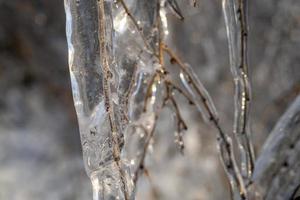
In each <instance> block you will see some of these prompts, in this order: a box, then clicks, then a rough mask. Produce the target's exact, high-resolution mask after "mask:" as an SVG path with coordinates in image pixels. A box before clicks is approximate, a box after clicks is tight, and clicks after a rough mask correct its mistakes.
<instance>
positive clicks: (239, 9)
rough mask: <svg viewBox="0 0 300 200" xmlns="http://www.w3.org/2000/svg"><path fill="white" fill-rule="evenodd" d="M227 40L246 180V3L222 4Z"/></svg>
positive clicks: (249, 165)
mask: <svg viewBox="0 0 300 200" xmlns="http://www.w3.org/2000/svg"><path fill="white" fill-rule="evenodd" d="M222 4H223V13H224V18H225V24H226V31H227V37H228V46H229V55H230V67H231V72H232V75H233V79H234V85H235V99H234V104H235V107H234V127H233V132H234V135H235V137H236V139H237V142H238V147H239V150H240V152H239V153H240V155H241V171H242V174H243V177H244V179H245V180H247V181H248V180H249V178H250V177H251V174H252V171H253V163H254V152H253V146H252V142H251V136H250V125H249V119H248V118H249V110H250V100H251V87H250V83H249V73H248V61H247V51H248V47H247V38H248V25H247V0H237V1H236V0H223V2H222Z"/></svg>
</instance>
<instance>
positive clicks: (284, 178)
mask: <svg viewBox="0 0 300 200" xmlns="http://www.w3.org/2000/svg"><path fill="white" fill-rule="evenodd" d="M299 158H300V95H299V96H298V97H297V98H296V100H295V101H294V102H293V103H292V105H291V106H290V107H289V108H288V109H287V111H286V112H285V113H284V114H283V115H282V117H281V118H280V119H279V121H278V122H277V124H276V125H275V127H274V129H273V131H272V132H271V134H270V136H269V137H268V139H267V141H266V142H265V144H264V146H263V149H262V152H261V155H260V156H259V157H258V159H257V161H256V163H255V170H254V174H253V178H252V181H253V183H252V184H251V185H250V186H249V190H250V191H252V193H253V195H254V196H255V195H256V197H254V198H255V199H257V198H259V196H260V198H262V199H266V200H269V199H270V200H271V199H272V200H281V199H290V198H291V197H292V195H293V193H294V191H295V190H296V189H297V186H298V185H299V183H300V173H299V171H300V159H299Z"/></svg>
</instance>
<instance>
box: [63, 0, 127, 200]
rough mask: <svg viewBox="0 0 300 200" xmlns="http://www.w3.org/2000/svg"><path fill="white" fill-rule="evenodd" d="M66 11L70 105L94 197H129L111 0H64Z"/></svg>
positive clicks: (119, 78) (96, 198)
mask: <svg viewBox="0 0 300 200" xmlns="http://www.w3.org/2000/svg"><path fill="white" fill-rule="evenodd" d="M65 10H66V16H67V38H68V46H69V67H70V75H71V82H72V90H73V97H74V104H75V107H76V112H77V117H78V123H79V128H80V135H81V142H82V150H83V158H84V164H85V168H86V171H87V174H88V175H89V177H90V178H91V181H92V184H93V191H94V200H99V199H112V198H113V199H126V200H128V199H130V197H131V195H132V186H131V185H130V181H128V175H129V171H128V166H126V165H124V164H123V163H122V162H121V161H120V153H121V149H122V146H123V133H122V132H121V129H122V128H121V124H122V122H121V121H120V119H121V117H120V115H121V112H120V109H121V107H119V106H118V105H119V103H120V98H119V97H118V90H119V89H120V88H119V87H118V85H119V83H120V82H122V81H123V79H122V78H123V77H120V76H119V70H120V69H119V68H118V66H117V65H116V64H115V62H114V49H113V35H114V31H113V19H112V2H111V1H105V0H99V1H93V0H85V1H82V0H76V1H75V0H65Z"/></svg>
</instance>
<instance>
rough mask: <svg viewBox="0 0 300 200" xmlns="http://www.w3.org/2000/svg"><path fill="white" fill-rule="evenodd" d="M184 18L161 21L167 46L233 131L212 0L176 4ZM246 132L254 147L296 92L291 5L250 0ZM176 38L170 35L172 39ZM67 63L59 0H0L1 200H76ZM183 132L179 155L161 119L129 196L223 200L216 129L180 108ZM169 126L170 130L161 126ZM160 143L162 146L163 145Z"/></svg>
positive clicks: (85, 189)
mask: <svg viewBox="0 0 300 200" xmlns="http://www.w3.org/2000/svg"><path fill="white" fill-rule="evenodd" d="M178 2H179V3H180V4H181V8H182V12H183V15H184V16H185V20H184V22H181V21H179V20H177V19H175V18H174V17H172V16H169V20H170V22H171V24H172V26H171V27H172V28H171V33H173V34H171V36H170V41H172V46H173V48H174V50H175V51H176V52H178V54H179V55H180V57H181V58H182V59H183V60H184V61H186V62H188V63H190V64H191V65H192V66H193V68H194V69H195V71H196V72H197V74H198V76H199V77H200V79H201V80H202V81H203V83H204V85H205V86H206V87H207V88H208V91H210V92H211V96H212V98H213V100H214V101H215V103H216V106H217V109H218V110H219V113H220V117H221V124H222V126H223V127H224V128H225V129H226V130H227V132H231V131H232V123H233V122H232V121H233V120H232V118H233V92H234V90H233V82H232V78H231V74H230V69H229V61H228V47H227V41H226V33H225V26H224V20H223V15H222V10H221V0H199V5H198V7H197V8H191V7H189V6H188V4H187V3H186V1H184V0H179V1H178ZM249 6H250V17H249V24H250V38H249V47H250V48H249V62H250V67H251V81H252V90H253V102H252V113H251V121H252V132H253V141H254V144H255V151H256V153H257V154H259V151H260V149H261V147H262V145H263V142H264V141H265V139H266V137H267V136H268V134H269V133H270V131H271V130H272V127H273V126H274V124H275V123H276V121H277V119H278V118H279V117H280V115H281V114H282V113H283V112H284V110H285V109H286V107H287V106H288V105H289V103H290V102H291V101H292V100H293V99H294V98H295V96H297V94H299V93H300V1H297V0H285V1H277V0H271V1H260V0H253V1H250V5H249ZM174 33H176V34H174ZM68 73H69V72H68V65H67V43H66V38H65V15H64V5H63V0H0V199H1V200H2V199H3V200H6V199H10V200H41V199H43V200H82V199H86V200H87V199H91V198H92V197H91V195H92V191H91V185H90V183H89V180H88V178H87V176H86V174H85V171H84V168H83V163H82V157H81V156H82V155H81V147H80V137H79V132H78V127H77V119H76V115H75V111H74V107H73V101H72V94H71V87H70V79H69V74H68ZM181 108H182V112H183V116H184V117H185V119H186V121H187V123H188V125H189V130H188V131H187V132H186V134H185V138H184V139H185V145H186V150H185V155H184V156H182V155H181V154H180V153H179V151H178V149H177V148H176V146H175V145H174V144H173V141H174V137H173V133H172V131H170V130H173V126H174V125H173V124H172V122H170V121H169V120H167V118H168V117H167V115H168V112H166V113H164V116H162V122H161V123H160V125H159V127H158V131H157V135H156V137H155V139H154V142H155V143H154V148H153V151H152V153H151V155H149V158H148V159H147V163H146V164H147V166H148V168H149V173H150V175H151V181H149V180H148V179H146V178H142V179H141V180H140V182H139V187H138V194H137V199H141V200H144V199H184V200H185V199H187V200H202V199H203V200H214V199H229V192H228V183H227V181H226V178H225V175H224V171H223V169H222V166H221V165H220V162H219V157H218V154H217V148H216V142H215V139H216V132H215V130H214V129H213V128H211V127H210V126H207V125H205V124H204V123H203V121H202V119H201V117H200V116H199V115H198V114H196V113H194V112H193V109H194V108H193V107H190V106H188V105H186V104H182V105H181ZM170 127H171V128H170ZM166 144H167V145H166Z"/></svg>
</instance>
